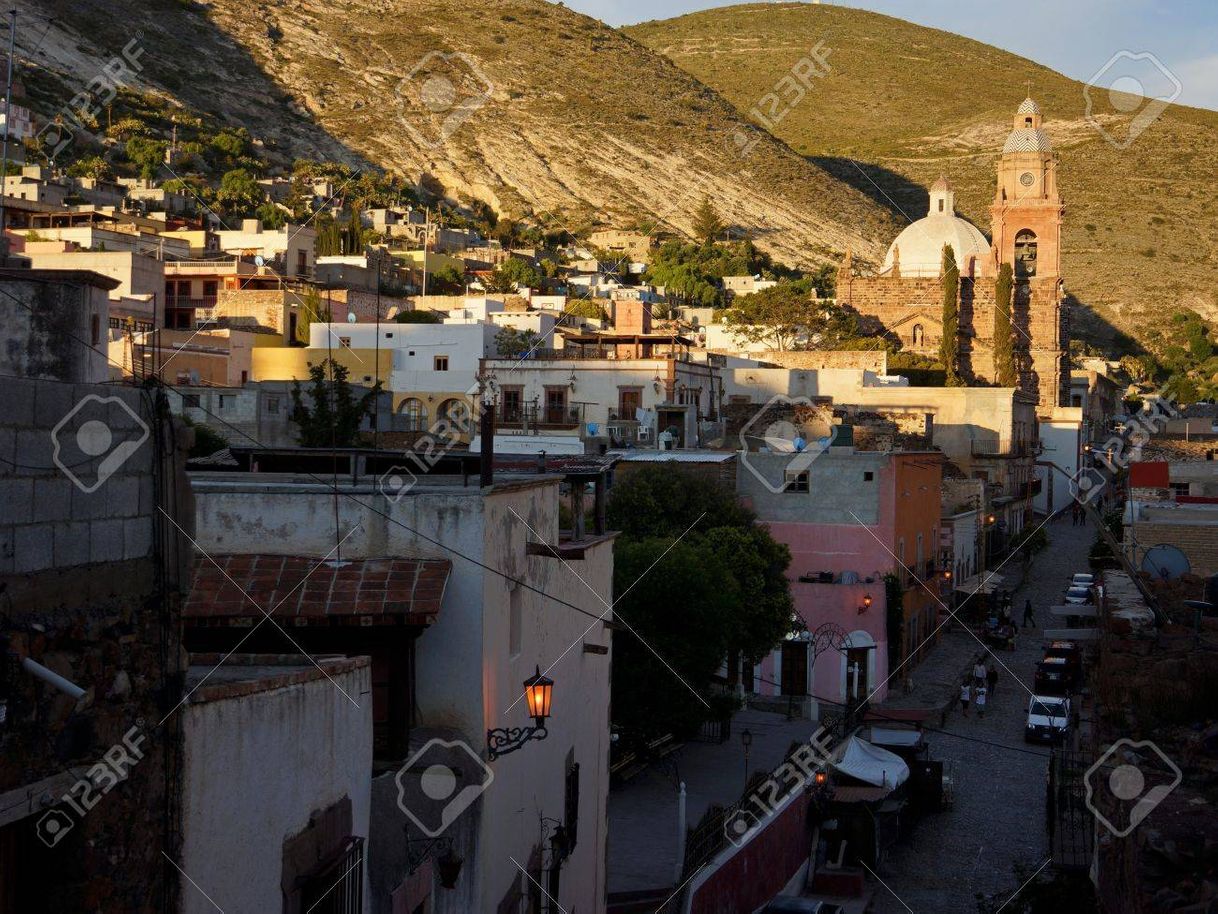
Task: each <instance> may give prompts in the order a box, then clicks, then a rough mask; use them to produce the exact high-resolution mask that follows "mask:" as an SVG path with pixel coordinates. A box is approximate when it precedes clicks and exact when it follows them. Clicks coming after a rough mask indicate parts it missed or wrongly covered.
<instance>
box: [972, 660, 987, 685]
mask: <svg viewBox="0 0 1218 914" xmlns="http://www.w3.org/2000/svg"><path fill="white" fill-rule="evenodd" d="M973 685H975V686H977V687H978V688H980V687H981V686H983V685H985V664H984V663H983V662H982V660H981V658H978V659H977V662H976V663H974V664H973Z"/></svg>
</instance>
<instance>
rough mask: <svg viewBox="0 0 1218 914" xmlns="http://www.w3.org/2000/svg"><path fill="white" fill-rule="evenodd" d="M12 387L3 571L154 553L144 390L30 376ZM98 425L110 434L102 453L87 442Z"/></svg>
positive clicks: (4, 413) (3, 475) (3, 464)
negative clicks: (83, 445) (93, 451)
mask: <svg viewBox="0 0 1218 914" xmlns="http://www.w3.org/2000/svg"><path fill="white" fill-rule="evenodd" d="M4 386H5V395H4V396H2V397H0V504H3V505H4V507H5V512H4V515H5V517H4V524H3V526H0V575H3V574H29V573H32V572H39V571H44V570H48V569H51V568H60V569H62V568H66V567H72V566H76V565H87V564H90V563H93V562H116V561H126V560H132V559H144V558H147V557H148V556H149V555H150V554H151V552H152V533H153V525H154V513H155V510H156V506H155V504H154V503H153V478H152V465H153V460H154V455H153V448H152V439H151V434H150V432H149V429H150V421H149V416H148V407H147V406H146V404H145V403H144V402H143V401H142V399H141V393H140V391H138V390H135V389H132V388H129V387H118V386H107V385H94V384H68V383H64V382H60V381H45V380H27V379H6V380H5V382H4ZM124 407H126V408H124ZM61 423H62V424H61ZM94 423H100V425H95V424H94ZM57 427H58V428H57ZM91 430H94V431H95V432H96V434H98V435H100V436H101V437H102V438H105V437H107V436H108V437H109V446H108V447H107V448H106V449H105V450H104V451H103V452H101V453H97V454H92V455H91V454H89V453H88V452H87V450H82V448H81V447H80V444H81V441H82V440H86V439H87V437H88V436H89V434H90V431H91ZM82 435H83V436H85V437H84V438H82ZM98 441H99V443H102V444H104V443H105V442H104V441H101V439H100V438H99V439H98ZM86 444H87V441H86ZM124 454H126V455H127V456H126V457H125V459H121V458H122V457H123V455H124ZM57 461H58V462H57ZM61 465H62V466H64V467H66V468H67V470H66V471H65V469H62V468H61ZM72 475H74V476H75V477H76V480H75V481H74V480H73V478H72ZM88 489H92V490H93V491H87V490H88Z"/></svg>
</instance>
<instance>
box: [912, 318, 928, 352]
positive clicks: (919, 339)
mask: <svg viewBox="0 0 1218 914" xmlns="http://www.w3.org/2000/svg"><path fill="white" fill-rule="evenodd" d="M925 342H926V331H925V330H924V329H923V328H922V325H921V324H914V328H913V344H914V345H915V346H918V347H921V346H922V345H923V344H924V343H925Z"/></svg>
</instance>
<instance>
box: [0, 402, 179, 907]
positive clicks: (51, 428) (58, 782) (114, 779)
mask: <svg viewBox="0 0 1218 914" xmlns="http://www.w3.org/2000/svg"><path fill="white" fill-rule="evenodd" d="M89 423H101V424H102V425H105V426H106V428H107V432H108V434H109V436H110V437H109V447H108V448H107V449H106V450H105V453H103V454H99V455H94V457H93V458H90V457H89V454H88V449H86V451H85V452H82V451H81V449H80V448H79V444H80V442H81V441H82V440H84V441H86V442H87V441H88V440H90V439H89V436H90V435H92V436H93V437H92V440H93V441H98V440H100V439H99V438H98V437H97V436H98V434H99V432H98V428H99V426H97V425H93V426H91V427H90V426H89V425H88V424H89ZM89 428H91V429H92V431H89ZM82 429H85V436H84V438H83V439H82V438H80V437H79V436H78V435H79V433H80V432H81V430H82ZM145 432H146V434H145ZM103 437H104V436H103ZM189 437H190V436H189V433H183V434H180V435H179V434H178V433H177V431H175V430H174V429H173V427H172V426H171V425H170V424H169V423H168V422H164V421H162V422H160V423H158V422H156V421H155V419H154V410H153V408H152V405H151V402H150V401H149V400H148V399H146V398H145V396H144V395H143V394H141V392H139V391H136V390H134V389H130V388H117V387H106V386H100V385H98V386H86V385H79V384H69V383H61V382H56V381H46V380H6V381H5V389H4V396H3V397H0V457H3V463H0V501H2V502H3V504H4V506H5V513H4V515H3V519H2V521H0V592H2V593H3V594H4V606H5V608H4V615H3V617H2V621H0V636H2V637H3V639H5V640H7V642H8V644H7V646H8V649H9V653H8V656H7V658H6V659H3V660H0V664H3V665H4V666H5V669H4V670H3V673H4V676H3V678H4V680H5V681H6V682H7V684H8V688H9V692H8V695H7V699H8V708H7V716H8V721H7V725H6V727H5V728H4V729H3V730H2V731H0V743H2V746H3V751H2V752H0V850H11V852H12V853H13V854H14V855H15V858H14V859H12V863H13V864H14V866H13V873H14V874H15V875H14V877H13V879H12V880H11V882H10V879H9V874H8V873H6V874H5V888H6V890H8V889H9V888H10V886H12V890H13V891H15V892H16V893H17V899H18V900H17V906H18V909H20V910H22V911H29V912H32V914H38V912H43V911H45V912H51V911H56V912H58V911H124V912H134V914H144V912H147V914H153V912H156V914H160V912H163V911H172V910H174V907H173V904H172V898H173V896H174V894H175V884H174V882H175V881H176V876H173V880H174V881H170V880H169V879H167V878H166V877H167V875H169V876H172V869H170V868H169V867H168V865H167V864H166V862H165V859H164V857H163V856H162V855H161V852H162V851H165V852H166V853H169V854H170V855H173V854H174V853H175V852H176V847H175V838H174V835H175V833H176V832H175V829H174V826H173V822H174V820H175V818H176V810H177V801H178V789H177V761H178V758H179V752H180V745H179V737H178V730H177V727H178V721H177V720H176V719H175V717H174V715H173V714H171V713H169V712H170V711H171V708H172V707H173V703H174V701H175V700H176V699H175V698H174V696H177V695H179V694H180V692H181V673H182V662H181V657H180V652H179V640H178V639H179V605H180V592H179V589H178V587H179V582H181V581H184V580H185V576H184V569H183V567H182V564H181V561H182V558H183V556H184V555H185V550H186V549H189V543H188V542H186V541H185V540H184V538H183V537H181V536H180V535H179V534H178V533H177V532H176V529H175V528H174V527H173V526H172V525H171V524H170V523H169V522H168V521H167V520H166V519H165V515H164V514H162V513H161V511H160V510H159V509H160V508H164V509H165V510H166V511H167V512H168V513H169V514H170V515H172V516H174V517H175V518H176V519H177V521H178V523H179V524H181V526H182V527H183V528H185V529H190V528H191V527H192V526H193V523H192V521H191V519H190V514H191V507H190V506H191V498H190V493H189V490H188V489H186V488H185V486H184V478H185V477H184V473H183V472H182V466H183V463H182V461H183V458H184V455H185V452H186V449H187V448H188V446H189V443H190V442H189ZM157 441H159V442H160V447H154V443H155V442H157ZM131 442H136V443H135V444H134V446H133V447H130V448H127V447H125V445H126V444H128V443H131ZM115 454H118V458H119V459H111V460H109V461H108V462H107V458H112V457H113V456H114V455H115ZM154 478H159V480H160V483H161V484H160V485H159V486H154ZM157 493H160V495H159V498H158V497H157ZM157 543H160V544H162V548H160V549H158V548H157ZM183 547H185V549H183ZM158 569H160V570H163V571H164V577H162V576H161V575H159V574H158ZM24 658H29V659H31V660H33V661H35V662H37V663H39V664H42V665H43V666H45V667H47V668H49V669H51V670H53V671H54V672H56V673H58V674H59V675H61V676H63V677H65V678H66V679H68V680H69V681H71V682H73V683H75V684H77V685H78V686H80V687H81V688H83V689H85V694H84V696H83V697H82V698H81V699H80V700H79V701H75V700H73V699H72V698H71V697H70V696H68V695H65V694H63V693H62V692H60V691H58V690H56V689H54V688H52V687H50V686H48V685H46V684H45V683H43V682H42V681H41V680H39V679H36V678H35V677H34V676H33V675H31V674H30V673H29V672H27V671H26V670H25V669H23V668H22V667H21V666H20V663H21V661H22V660H23V659H24ZM99 766H100V768H99ZM102 769H104V770H105V771H106V772H107V773H106V775H100V774H98V773H97V772H98V771H99V770H102ZM85 772H89V773H90V775H91V781H90V780H84V781H82V780H81V776H82V775H84V773H85ZM65 797H66V798H68V799H66V800H65ZM5 860H6V863H5V865H6V866H8V865H9V861H10V858H9V857H7V856H6V858H5Z"/></svg>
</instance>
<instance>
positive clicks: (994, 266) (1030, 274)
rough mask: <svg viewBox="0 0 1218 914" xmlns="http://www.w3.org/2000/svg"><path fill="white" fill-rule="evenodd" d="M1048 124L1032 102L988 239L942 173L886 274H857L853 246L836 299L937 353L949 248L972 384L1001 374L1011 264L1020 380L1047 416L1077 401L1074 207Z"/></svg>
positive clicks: (1014, 142) (1019, 118)
mask: <svg viewBox="0 0 1218 914" xmlns="http://www.w3.org/2000/svg"><path fill="white" fill-rule="evenodd" d="M1041 123H1042V114H1041V110H1040V108H1039V106H1037V104H1036V103H1035V102H1034V101H1032V99H1030V98H1029V99H1026V100H1025V101H1024V102H1023V104H1021V105H1020V106H1019V109H1018V111H1017V112H1016V114H1015V118H1014V123H1013V126H1012V130H1011V133H1010V135H1009V136H1008V137H1007V140H1006V143H1005V145H1004V146H1003V150H1002V157H1001V159H999V161H998V168H997V172H998V174H997V188H996V191H995V194H994V202H993V204H992V205H991V207H990V238H989V239H987V238H986V237H985V236H984V235H983V234H982V233H981V232H980V231H979V230H978V229H977V228H976V226H974V225H973V224H972V223H970V222H968V221H967V220H965V219H962V218H961V217H959V216H957V215H956V212H955V193H954V192H953V190H952V187H951V185H950V184H949V183H948V182H947V180H946V179H945V178H940V179H939V180H938V181H936V182H935V184H934V185H932V187H931V189H930V211H929V212H928V213H927V215H926V216H925V217H924V218H922V219H919V220H918V221H917V222H914V223H912V224H911V225H909V226H908V227H906V228H905V230H904V231H902V232H901V234H900V235H899V236H898V237H897V239H896V240H895V241H894V242H893V243H892V246H891V247H890V248H889V250H888V254H887V256H886V257H885V259H884V264H883V266H882V267H881V269H880V271H879V272H878V273H877V274H873V275H869V276H856V275H855V269H854V266H853V264H852V262H851V257H850V255H849V253H847V255H846V260H845V261H844V262H843V264H842V265H841V267H840V269H839V271H838V280H837V297H838V301H839V303H841V304H844V305H848V306H850V307H851V308H853V309H854V310H855V311H856V312H858V314H859V315H860V316H861V317H862V318H863V323H864V325H868V324H870V325H871V329H872V330H874V331H876V332H888V333H891V334H893V335H895V336H897V337H898V338H899V339H900V340H901V344H902V346H903V348H904V349H905V350H906V351H909V352H915V353H918V354H920V355H925V356H929V357H932V358H935V357H938V355H939V349H940V341H941V339H942V335H943V277H942V258H943V247H944V245H950V246H951V248H952V251H953V253H954V254H955V258H956V263H957V265H958V267H959V271H960V283H959V293H958V296H959V297H958V302H957V305H958V308H959V314H960V320H959V338H958V351H959V354H960V359H959V365H960V372H961V374H962V376H963V377H964V378H965V379H966V381H967V382H968V383H980V384H989V383H993V379H994V377H995V367H994V304H995V281H996V279H997V276H998V270H999V267H1000V265H1001V264H1004V263H1009V264H1011V266H1012V268H1013V270H1014V274H1015V275H1014V278H1015V290H1014V295H1013V301H1012V306H1011V325H1012V330H1013V342H1014V349H1015V360H1016V368H1017V371H1018V374H1019V386H1020V387H1021V388H1022V389H1023V390H1025V391H1027V392H1028V393H1030V394H1032V395H1033V396H1035V397H1036V398H1037V402H1038V404H1039V406H1038V411H1039V412H1040V413H1041V414H1042V415H1047V414H1048V413H1049V412H1051V411H1052V409H1053V408H1054V407H1056V406H1064V405H1066V404H1068V403H1069V385H1070V372H1069V368H1068V361H1067V340H1068V333H1067V315H1066V308H1065V306H1064V293H1063V283H1062V273H1061V228H1062V219H1063V216H1064V214H1065V205H1064V203H1063V202H1062V199H1061V195H1060V194H1059V193H1058V187H1057V157H1056V155H1054V153H1053V150H1052V147H1051V146H1050V143H1049V138H1048V135H1047V134H1046V133H1045V132H1044V130H1043V129H1042V127H1041Z"/></svg>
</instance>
